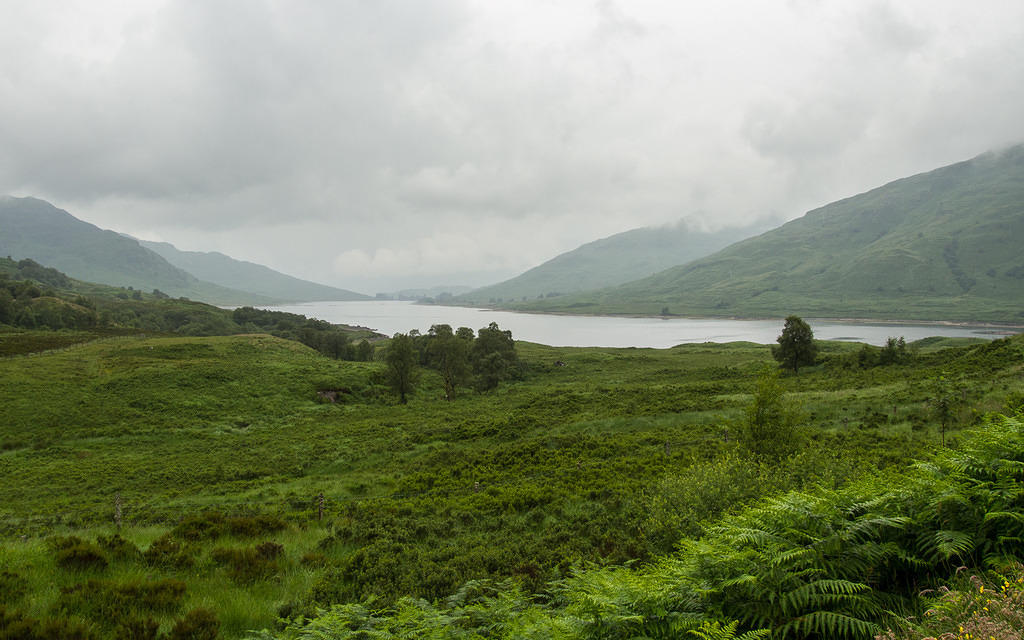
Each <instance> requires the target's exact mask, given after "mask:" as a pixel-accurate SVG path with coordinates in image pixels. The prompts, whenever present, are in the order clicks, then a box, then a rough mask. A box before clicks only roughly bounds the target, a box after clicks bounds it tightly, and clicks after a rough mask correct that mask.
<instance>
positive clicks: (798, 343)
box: [772, 316, 818, 374]
mask: <svg viewBox="0 0 1024 640" xmlns="http://www.w3.org/2000/svg"><path fill="white" fill-rule="evenodd" d="M777 342H778V343H779V346H777V347H776V346H773V347H772V356H774V358H775V359H776V360H778V361H779V363H780V364H781V365H782V366H783V367H785V368H787V369H792V370H793V373H794V374H799V373H800V366H801V365H811V364H814V360H815V358H817V356H818V347H817V345H815V344H814V332H813V331H811V326H810V325H809V324H807V323H806V322H804V321H803V319H802V318H800V317H799V316H789V317H788V318H786V324H785V325H784V326H783V328H782V335H780V336H779V337H778V338H777Z"/></svg>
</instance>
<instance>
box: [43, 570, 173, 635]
mask: <svg viewBox="0 0 1024 640" xmlns="http://www.w3.org/2000/svg"><path fill="white" fill-rule="evenodd" d="M184 599H185V583H184V582H182V581H180V580H174V579H165V580H133V581H130V582H114V581H112V580H89V581H87V582H84V583H80V584H76V585H74V586H71V587H67V588H64V589H62V590H61V594H60V605H61V607H62V608H63V609H64V610H65V611H75V612H76V613H78V614H79V615H82V616H84V617H86V618H89V619H90V620H93V621H95V622H96V623H97V624H99V625H102V626H105V627H115V626H118V625H120V624H126V623H131V622H132V621H135V620H137V619H138V617H139V616H149V615H151V614H170V613H175V612H177V611H178V610H179V609H180V608H181V605H182V603H183V602H184Z"/></svg>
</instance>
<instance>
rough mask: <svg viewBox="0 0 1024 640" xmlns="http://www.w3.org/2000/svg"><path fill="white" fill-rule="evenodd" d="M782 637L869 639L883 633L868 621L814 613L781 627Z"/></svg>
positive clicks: (837, 614) (822, 612) (823, 612)
mask: <svg viewBox="0 0 1024 640" xmlns="http://www.w3.org/2000/svg"><path fill="white" fill-rule="evenodd" d="M776 632H777V633H778V635H779V636H780V637H783V638H785V637H788V636H790V635H796V636H798V637H807V636H810V635H815V636H818V637H822V638H867V637H873V636H874V635H876V634H878V633H881V632H882V629H881V628H880V627H879V626H878V625H876V624H873V623H871V622H868V621H867V620H861V619H860V618H855V617H853V616H849V615H846V614H842V613H836V612H834V611H814V612H812V613H809V614H807V615H805V616H800V617H799V618H796V619H795V620H791V621H790V622H788V623H786V624H785V625H783V626H781V627H779V628H778V629H777V630H776Z"/></svg>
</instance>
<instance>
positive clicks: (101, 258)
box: [0, 196, 272, 305]
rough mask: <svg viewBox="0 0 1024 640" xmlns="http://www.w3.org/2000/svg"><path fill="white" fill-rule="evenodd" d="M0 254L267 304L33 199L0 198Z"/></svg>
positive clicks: (102, 278) (214, 298) (87, 276)
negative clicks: (187, 270)
mask: <svg viewBox="0 0 1024 640" xmlns="http://www.w3.org/2000/svg"><path fill="white" fill-rule="evenodd" d="M0 255H2V256H11V257H12V258H14V259H16V260H17V259H22V258H31V259H32V260H35V261H37V262H40V263H42V264H45V265H48V266H51V267H54V268H56V269H59V270H61V271H63V272H64V273H66V274H68V275H70V276H72V277H73V278H77V279H79V280H87V281H90V282H100V283H103V284H109V285H115V286H120V287H132V288H134V289H138V290H142V291H152V290H153V289H160V290H161V291H163V292H164V293H166V294H168V295H171V296H174V297H182V296H184V297H187V298H192V299H195V300H202V301H204V302H209V303H211V304H220V305H240V304H269V303H270V302H272V300H271V299H270V298H267V297H264V296H260V295H256V294H252V293H246V292H243V291H236V290H234V289H230V288H228V287H222V286H219V285H215V284H212V283H210V282H204V281H202V280H199V279H197V278H196V277H195V276H193V275H191V274H189V273H187V272H185V271H183V270H181V269H179V268H177V267H175V266H173V265H172V264H170V263H169V262H167V260H165V259H163V258H162V257H160V256H158V255H157V254H155V253H153V252H152V251H150V250H149V249H146V248H144V247H142V246H141V245H140V244H139V243H138V241H136V240H133V239H132V238H127V237H125V236H122V235H120V234H118V233H114V232H113V231H104V230H102V229H100V228H98V227H96V226H95V225H91V224H89V223H88V222H83V221H81V220H79V219H77V218H75V217H74V216H72V215H71V214H70V213H68V212H67V211H64V210H62V209H58V208H57V207H54V206H53V205H52V204H50V203H48V202H46V201H44V200H39V199H37V198H14V197H11V196H0Z"/></svg>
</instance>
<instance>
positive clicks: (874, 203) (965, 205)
mask: <svg viewBox="0 0 1024 640" xmlns="http://www.w3.org/2000/svg"><path fill="white" fill-rule="evenodd" d="M1022 246H1024V147H1021V146H1018V147H1014V148H1012V149H1009V150H1006V151H1003V152H999V153H988V154H984V155H981V156H978V157H977V158H974V159H973V160H969V161H966V162H961V163H958V164H955V165H951V166H948V167H944V168H941V169H937V170H935V171H931V172H928V173H924V174H920V175H916V176H913V177H910V178H905V179H903V180H898V181H896V182H892V183H890V184H887V185H885V186H883V187H880V188H878V189H875V190H873V191H869V192H867V193H864V194H861V195H858V196H854V197H852V198H848V199H845V200H841V201H838V202H835V203H832V204H830V205H827V206H825V207H822V208H820V209H816V210H814V211H811V212H809V213H807V214H806V215H805V216H803V217H802V218H800V219H797V220H794V221H792V222H789V223H788V224H785V225H783V226H782V227H780V228H778V229H775V230H773V231H769V232H768V233H765V234H762V235H760V236H758V237H756V238H751V239H748V240H745V241H743V242H740V243H737V244H735V245H732V246H730V247H728V248H726V249H724V250H722V251H719V252H718V253H715V254H714V255H711V256H708V257H706V258H703V259H701V260H697V261H694V262H691V263H689V264H686V265H681V266H678V267H674V268H672V269H668V270H666V271H663V272H661V273H658V274H656V275H653V276H651V277H649V278H645V279H642V280H638V281H635V282H631V283H628V284H626V285H623V286H620V287H617V288H612V289H606V290H602V291H600V292H594V293H591V294H584V295H578V296H565V297H562V298H558V299H552V300H545V301H536V302H533V303H526V304H523V305H519V306H520V307H522V308H528V309H537V310H548V311H568V312H573V311H575V312H587V313H590V312H593V313H598V312H602V313H607V312H613V313H648V314H654V313H658V312H660V311H661V310H662V309H663V308H664V307H668V308H669V311H670V312H672V313H676V314H683V315H687V314H693V315H718V316H731V315H741V316H785V315H787V314H789V313H797V314H801V315H805V316H812V317H813V316H817V317H843V316H846V317H850V316H853V317H871V318H889V319H904V318H905V319H920V320H987V321H1001V322H1021V321H1024V312H1022V311H1021V309H1020V302H1021V300H1024V253H1022V252H1021V249H1020V248H1021V247H1022Z"/></svg>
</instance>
